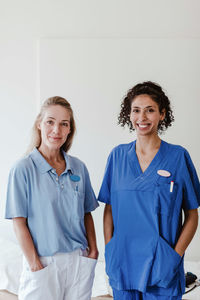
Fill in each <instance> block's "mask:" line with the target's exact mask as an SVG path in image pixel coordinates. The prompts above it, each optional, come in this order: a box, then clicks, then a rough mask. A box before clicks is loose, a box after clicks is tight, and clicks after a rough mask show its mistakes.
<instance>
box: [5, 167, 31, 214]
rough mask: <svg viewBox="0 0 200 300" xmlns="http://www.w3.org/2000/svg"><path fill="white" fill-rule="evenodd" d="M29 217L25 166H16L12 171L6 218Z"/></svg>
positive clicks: (8, 188)
mask: <svg viewBox="0 0 200 300" xmlns="http://www.w3.org/2000/svg"><path fill="white" fill-rule="evenodd" d="M27 216H28V199H27V178H26V169H25V166H24V165H23V164H21V163H18V164H16V165H15V166H14V167H13V168H12V169H11V171H10V174H9V178H8V186H7V197H6V210H5V218H6V219H12V218H16V217H24V218H26V217H27Z"/></svg>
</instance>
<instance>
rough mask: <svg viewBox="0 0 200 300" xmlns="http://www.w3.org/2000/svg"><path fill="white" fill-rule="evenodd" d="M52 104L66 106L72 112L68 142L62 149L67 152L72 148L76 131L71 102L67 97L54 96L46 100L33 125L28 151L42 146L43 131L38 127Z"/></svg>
mask: <svg viewBox="0 0 200 300" xmlns="http://www.w3.org/2000/svg"><path fill="white" fill-rule="evenodd" d="M51 105H60V106H62V107H64V108H66V109H67V110H68V112H69V114H70V133H69V135H68V137H67V140H66V142H65V143H64V144H63V145H62V147H61V149H62V150H64V151H65V152H67V151H68V150H69V149H70V148H71V145H72V141H73V138H74V134H75V131H76V125H75V120H74V115H73V110H72V108H71V105H70V103H69V102H68V101H67V100H66V99H65V98H62V97H59V96H54V97H51V98H48V99H47V100H46V101H44V103H43V104H42V106H41V109H40V113H39V114H38V115H37V117H36V120H35V122H34V125H33V128H32V135H31V142H30V145H29V147H28V150H27V152H26V153H29V152H31V151H32V150H33V148H34V147H36V148H38V147H39V146H40V144H41V132H40V130H39V128H38V124H39V122H41V120H42V118H43V115H44V112H45V111H46V109H47V108H48V107H49V106H51Z"/></svg>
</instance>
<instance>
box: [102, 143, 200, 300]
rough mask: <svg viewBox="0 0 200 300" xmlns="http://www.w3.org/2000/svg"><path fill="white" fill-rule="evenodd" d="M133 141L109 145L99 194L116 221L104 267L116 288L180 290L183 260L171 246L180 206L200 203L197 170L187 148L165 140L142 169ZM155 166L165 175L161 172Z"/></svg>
mask: <svg viewBox="0 0 200 300" xmlns="http://www.w3.org/2000/svg"><path fill="white" fill-rule="evenodd" d="M135 144H136V141H134V142H132V143H130V144H123V145H119V146H117V147H116V148H114V149H113V151H112V152H111V154H110V155H109V158H108V162H107V166H106V171H105V175H104V179H103V183H102V186H101V189H100V193H99V197H98V199H99V201H102V202H104V203H107V204H111V206H112V216H113V224H114V234H113V237H112V239H111V240H110V242H109V243H108V244H107V245H106V249H105V258H106V271H107V274H108V276H109V281H110V284H111V286H112V287H113V288H115V289H118V290H133V289H135V290H139V291H141V292H146V291H153V292H154V293H156V294H159V295H169V296H176V295H180V294H181V293H183V291H184V270H183V260H182V258H181V257H180V256H179V254H178V253H177V252H176V251H175V250H174V249H173V248H174V246H175V244H176V242H177V240H178V237H179V235H180V231H181V227H182V217H181V215H182V214H181V211H182V208H183V207H185V208H186V209H194V208H197V207H198V206H199V203H200V187H199V181H198V178H197V174H196V171H195V169H194V166H193V164H192V161H191V159H190V156H189V154H188V152H187V151H186V150H185V149H184V148H182V147H180V146H175V145H171V144H168V143H166V142H164V141H161V144H160V148H159V150H158V152H157V153H156V155H155V156H154V158H153V159H152V161H151V163H150V164H149V166H148V167H147V168H146V170H145V171H144V172H142V170H141V167H140V164H139V161H138V158H137V155H136V152H135ZM159 170H165V171H167V172H168V174H169V176H168V177H163V176H160V175H159V174H158V171H159ZM171 181H173V182H174V186H173V191H172V192H171V188H170V184H171ZM163 266H165V267H163Z"/></svg>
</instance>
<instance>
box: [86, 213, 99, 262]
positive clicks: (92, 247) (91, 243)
mask: <svg viewBox="0 0 200 300" xmlns="http://www.w3.org/2000/svg"><path fill="white" fill-rule="evenodd" d="M84 221H85V231H86V238H87V241H88V247H89V254H88V257H90V258H94V259H97V258H98V249H97V243H96V234H95V229H94V221H93V218H92V215H91V213H86V214H85V219H84Z"/></svg>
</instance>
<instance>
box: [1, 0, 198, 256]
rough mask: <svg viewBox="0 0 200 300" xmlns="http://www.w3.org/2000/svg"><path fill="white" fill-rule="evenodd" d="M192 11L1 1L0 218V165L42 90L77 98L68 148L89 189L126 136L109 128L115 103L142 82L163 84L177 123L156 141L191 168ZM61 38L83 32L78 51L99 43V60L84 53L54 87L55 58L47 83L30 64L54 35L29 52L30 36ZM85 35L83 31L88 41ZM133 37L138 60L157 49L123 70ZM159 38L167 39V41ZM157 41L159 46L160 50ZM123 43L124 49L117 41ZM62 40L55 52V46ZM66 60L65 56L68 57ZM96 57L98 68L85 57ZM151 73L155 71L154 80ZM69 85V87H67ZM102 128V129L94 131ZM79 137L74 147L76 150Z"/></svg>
mask: <svg viewBox="0 0 200 300" xmlns="http://www.w3.org/2000/svg"><path fill="white" fill-rule="evenodd" d="M199 9H200V3H199V1H198V0H196V1H193V0H192V1H189V0H188V1H183V0H179V1H177V0H173V1H172V0H169V1H167V3H166V1H160V0H151V1H144V0H140V1H133V0H129V1H128V0H127V1H124V0H110V1H107V0H106V1H105V0H102V1H95V0H86V1H82V0H79V1H76V0H74V1H64V0H63V1H61V0H59V1H50V0H49V1H34V3H33V2H32V3H31V2H30V1H27V0H24V1H17V2H16V1H11V0H8V1H6V2H4V1H1V2H0V30H1V32H0V34H1V39H0V86H1V88H0V99H1V100H0V101H1V110H0V128H1V129H2V134H1V137H2V142H1V157H0V165H1V168H0V180H1V188H0V216H1V218H3V210H4V205H5V187H6V182H7V175H8V171H9V168H10V166H11V165H12V164H13V162H14V161H15V160H16V159H17V158H18V157H20V156H21V154H22V153H23V152H24V151H25V149H26V146H27V144H28V140H29V132H30V128H31V126H32V123H33V119H34V116H35V114H36V110H37V103H38V101H39V100H44V98H46V96H51V95H52V94H53V93H57V94H60V95H63V96H65V97H67V98H69V100H70V99H73V101H75V102H76V104H75V107H76V109H75V114H76V116H77V122H78V134H77V137H76V139H75V143H74V147H73V148H72V151H71V152H73V153H74V154H77V155H78V156H79V157H81V158H82V159H83V160H85V161H86V163H87V165H88V168H89V170H90V174H91V179H92V182H93V184H94V188H95V191H96V192H97V191H98V188H99V185H100V181H101V178H102V176H103V169H104V164H105V158H106V156H107V154H108V152H109V151H110V149H111V148H112V147H113V145H115V144H117V143H120V142H125V141H129V140H130V139H132V136H130V135H129V133H128V131H123V130H122V129H121V128H119V127H117V126H116V123H115V122H116V119H115V117H116V115H117V113H118V109H119V102H120V100H121V99H122V97H123V95H124V94H125V92H126V90H127V89H128V88H129V87H131V86H132V85H133V84H134V83H135V82H138V81H140V80H143V79H144V80H146V79H151V80H152V79H153V80H156V81H158V82H159V83H161V85H163V86H164V87H165V88H166V90H167V91H168V94H169V96H171V98H172V102H173V106H174V110H175V117H176V123H175V124H174V126H173V128H172V129H170V130H169V132H168V134H167V135H166V136H165V138H167V139H168V140H169V141H171V142H174V143H179V144H182V145H184V146H186V148H188V150H189V151H190V153H191V156H192V158H193V160H194V162H195V164H196V167H197V169H198V170H199V165H200V162H199V155H198V149H199V146H200V145H199V139H198V128H199V124H198V111H199V105H200V104H199V101H198V97H199V84H198V78H199V70H200V68H199V60H198V53H199V37H200V23H199V16H198V12H199ZM61 37H64V38H65V39H66V38H67V40H68V41H69V40H71V41H73V40H74V41H73V43H72V44H74V43H76V42H77V43H79V47H80V39H83V40H84V43H82V47H83V48H82V49H83V51H85V50H86V49H87V47H88V46H89V45H91V44H92V42H95V43H96V45H98V43H99V44H100V45H101V50H102V51H101V53H100V60H99V61H98V59H99V55H98V57H97V54H96V56H95V52H94V53H93V54H91V52H90V57H88V58H87V62H88V69H87V70H86V69H82V73H81V74H78V75H79V76H78V77H77V78H79V79H80V81H79V82H76V80H75V81H73V82H72V80H71V81H70V78H73V80H74V79H76V74H73V73H72V74H69V75H72V76H71V77H70V76H69V77H68V81H67V83H66V82H65V80H64V78H62V77H59V78H61V80H59V82H58V81H55V84H50V82H51V80H52V79H53V78H54V76H55V74H57V73H58V72H59V69H58V68H59V66H60V64H59V63H57V62H56V63H55V65H54V69H53V71H52V70H51V71H52V73H51V72H49V77H48V78H47V80H46V81H45V80H44V78H43V77H42V76H44V75H45V74H46V73H45V72H44V70H42V69H41V68H42V63H43V62H44V60H40V62H39V64H37V63H38V58H40V59H41V58H42V57H43V58H44V57H45V56H46V59H47V60H46V61H48V59H50V58H51V54H52V51H53V49H54V48H53V47H54V46H55V40H53V44H52V46H51V48H49V49H48V48H47V49H46V50H45V53H42V52H38V48H37V41H38V39H39V38H40V41H44V40H45V39H43V38H54V39H55V38H61ZM41 38H42V39H41ZM86 38H88V43H87V41H86V40H85V39H86ZM141 38H143V39H146V38H148V39H149V44H148V45H146V46H145V45H144V46H145V48H144V47H143V48H141V52H142V53H143V56H141V57H145V59H147V58H148V55H149V53H152V51H153V49H154V46H155V45H158V48H157V50H156V53H154V54H153V53H152V54H153V60H152V63H153V62H155V63H154V64H153V69H152V70H151V69H147V68H145V67H144V65H143V61H142V59H140V61H139V62H140V64H139V62H138V64H137V70H135V69H133V68H130V65H131V63H130V64H129V63H128V61H126V57H124V56H123V55H121V57H120V55H119V54H120V51H121V53H124V51H125V49H126V50H127V51H128V52H129V55H130V49H129V47H128V43H127V41H128V40H129V39H135V40H134V44H135V47H133V46H132V47H133V48H135V49H136V50H137V51H140V46H141V45H142V41H141ZM119 39H121V41H120V45H119V44H117V43H118V41H119ZM166 39H167V40H170V43H171V46H170V47H169V43H168V42H167V40H166ZM101 41H102V44H101ZM162 41H163V42H162ZM173 41H174V42H173ZM57 42H58V46H59V45H61V44H62V41H61V40H58V41H57ZM114 44H116V46H117V47H118V48H116V51H113V48H112V47H113V45H114ZM165 44H167V45H168V46H167V47H168V48H167V49H168V50H169V52H168V53H166V48H165ZM43 45H44V44H43ZM53 45H54V46H53ZM93 45H94V44H93ZM104 45H107V47H104ZM111 45H112V47H111ZM123 45H126V47H127V48H123ZM182 45H183V48H182ZM61 46H62V45H61ZM61 46H59V47H58V49H57V51H61V52H62V48H61ZM43 49H45V47H44V48H43ZM182 49H183V50H182ZM50 50H51V51H50ZM79 50H81V49H79ZM96 50H98V49H96ZM122 50H123V51H122ZM40 51H42V48H40ZM133 51H134V49H133ZM137 51H136V52H137ZM96 53H98V51H97V52H96ZM137 53H138V52H137ZM84 54H86V53H85V52H84ZM164 54H165V55H164ZM71 55H73V52H72V53H71ZM73 58H74V56H72V60H73ZM110 58H112V59H110ZM175 58H177V62H176V61H175ZM90 59H91V60H90ZM101 59H105V60H106V63H107V66H108V68H106V66H105V64H103V63H102V64H101ZM134 59H135V56H134V57H133V60H134ZM149 59H151V58H149ZM69 61H70V66H71V59H69V57H66V60H65V61H64V62H63V65H65V66H67V63H68V62H69ZM95 61H97V65H95V64H94V62H95ZM116 61H117V63H118V64H117V65H116V64H115V62H116ZM172 62H173V63H172ZM52 63H53V61H52ZM51 66H52V65H51ZM95 66H98V70H99V72H97V73H95V74H99V75H98V76H99V78H98V77H96V79H95V80H96V81H95V80H93V84H90V81H89V79H90V77H86V76H85V74H89V72H90V71H91V70H94V72H96V69H95ZM38 67H39V72H38V69H37V68H38ZM118 68H119V71H118ZM61 69H62V68H61ZM105 69H106V72H107V73H106V77H105V78H103V77H102V74H103V72H104V70H105ZM111 69H112V71H113V70H116V74H117V72H118V76H116V77H115V79H113V78H112V77H111V76H110V77H111V78H110V80H109V74H110V75H111V74H112V72H111ZM122 71H123V72H122ZM51 74H52V77H51ZM152 74H154V77H153V78H152V76H151V75H152ZM38 75H41V77H38ZM131 76H132V77H131ZM106 78H108V79H106ZM105 79H106V80H105ZM48 81H49V82H48ZM187 82H189V85H187ZM74 83H76V84H77V87H75V86H73V84H74ZM55 88H57V90H55ZM77 89H78V93H77ZM48 91H49V92H48ZM105 91H106V92H105ZM48 93H49V94H48ZM47 94H48V95H47ZM78 94H79V95H80V98H81V97H82V95H84V100H85V101H84V102H83V101H79V100H80V99H79V98H78V97H77V95H78ZM87 96H88V97H87ZM91 99H94V102H91ZM102 99H103V101H106V107H105V109H104V114H103V118H101V115H100V114H99V111H102ZM86 100H88V102H87V101H86ZM85 104H87V105H90V111H91V112H92V114H91V113H90V116H89V118H90V119H91V120H92V121H93V124H94V126H90V125H88V123H87V122H85V121H84V118H86V119H88V109H87V107H85ZM79 106H80V107H79ZM83 112H84V115H83ZM102 119H103V121H102ZM96 120H98V122H97V121H96ZM79 121H80V122H79ZM101 132H104V135H103V136H102V135H101ZM117 135H119V139H118V136H117ZM91 136H92V140H91V139H90V137H91ZM85 140H86V141H87V143H85ZM79 144H81V145H83V146H82V147H81V151H80V147H79ZM88 151H91V152H90V154H91V155H90V159H88ZM94 154H95V155H94ZM98 178H99V180H98ZM101 217H102V210H101V209H99V210H97V211H96V213H95V220H96V223H97V226H98V240H99V244H100V245H101V246H100V248H101V252H103V241H102V230H101V229H100V227H101V225H100V224H101V221H100V220H101ZM2 222H3V221H1V223H2ZM3 223H4V222H3ZM0 225H1V224H0ZM1 226H3V225H1ZM198 234H199V233H198ZM199 247H200V244H199V239H198V235H196V237H195V240H194V241H193V243H192V245H191V247H190V249H189V250H188V257H189V258H192V259H195V258H199V259H200V256H199V253H198V252H199V251H198V249H199Z"/></svg>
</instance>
